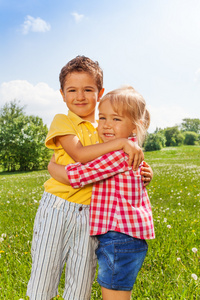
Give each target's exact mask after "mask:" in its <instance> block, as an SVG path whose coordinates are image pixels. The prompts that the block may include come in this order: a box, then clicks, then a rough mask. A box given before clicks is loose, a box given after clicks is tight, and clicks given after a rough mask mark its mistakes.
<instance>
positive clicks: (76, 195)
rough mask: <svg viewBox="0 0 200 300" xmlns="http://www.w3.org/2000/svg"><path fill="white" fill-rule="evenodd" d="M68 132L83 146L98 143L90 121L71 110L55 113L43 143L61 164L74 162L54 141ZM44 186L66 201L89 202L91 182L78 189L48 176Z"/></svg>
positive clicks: (47, 190)
mask: <svg viewBox="0 0 200 300" xmlns="http://www.w3.org/2000/svg"><path fill="white" fill-rule="evenodd" d="M68 134H72V135H76V136H77V137H78V138H79V140H80V141H81V143H82V145H83V146H89V145H92V144H96V143H99V137H98V133H97V129H96V128H94V126H93V125H92V124H91V123H90V122H88V121H85V120H83V119H81V118H80V117H78V116H77V115H76V114H74V113H73V112H71V111H69V112H68V115H67V116H66V115H64V114H57V115H56V116H55V117H54V119H53V121H52V123H51V126H50V129H49V132H48V134H47V137H46V140H45V145H46V147H48V148H50V149H53V150H54V153H55V160H56V163H58V164H61V165H68V164H71V163H74V162H75V161H74V160H73V159H72V158H71V157H70V156H69V155H68V154H67V153H66V152H65V150H64V149H63V148H62V146H61V145H60V146H58V147H57V146H56V145H55V142H54V141H55V137H56V136H62V135H68ZM44 188H45V191H46V192H48V193H51V194H53V195H56V196H58V197H60V198H63V199H65V200H67V201H70V202H74V203H79V204H85V205H87V204H90V200H91V195H92V184H90V185H87V186H85V187H83V188H80V189H73V188H72V187H71V186H70V185H65V184H63V183H60V182H59V181H57V180H55V179H54V178H50V179H49V180H47V181H46V182H45V184H44Z"/></svg>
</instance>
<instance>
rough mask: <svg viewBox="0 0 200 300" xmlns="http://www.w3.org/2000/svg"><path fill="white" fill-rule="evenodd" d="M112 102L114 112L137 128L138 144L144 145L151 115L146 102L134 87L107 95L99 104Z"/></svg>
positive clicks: (117, 90)
mask: <svg viewBox="0 0 200 300" xmlns="http://www.w3.org/2000/svg"><path fill="white" fill-rule="evenodd" d="M105 100H110V103H111V105H112V108H113V110H114V111H115V112H116V113H118V114H119V115H121V116H124V115H125V116H127V117H128V118H130V119H131V121H132V123H133V124H134V125H135V126H136V130H137V139H138V144H139V145H142V144H143V142H144V140H145V136H146V132H147V129H148V127H149V125H150V113H149V111H148V110H147V108H146V102H145V100H144V98H143V97H142V95H140V94H139V93H138V92H137V91H136V90H135V89H134V88H133V87H131V86H125V87H122V88H119V89H116V90H113V91H111V92H109V93H107V94H106V95H105V96H104V97H103V98H102V99H101V100H100V103H99V107H100V106H101V103H102V102H103V101H105Z"/></svg>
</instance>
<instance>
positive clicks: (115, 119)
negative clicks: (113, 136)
mask: <svg viewBox="0 0 200 300" xmlns="http://www.w3.org/2000/svg"><path fill="white" fill-rule="evenodd" d="M113 120H114V121H121V119H118V118H114V119H113Z"/></svg>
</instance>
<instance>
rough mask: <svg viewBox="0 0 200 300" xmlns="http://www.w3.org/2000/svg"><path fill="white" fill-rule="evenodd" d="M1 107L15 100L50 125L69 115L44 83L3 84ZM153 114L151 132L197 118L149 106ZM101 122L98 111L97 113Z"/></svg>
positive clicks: (56, 93)
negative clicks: (61, 116)
mask: <svg viewBox="0 0 200 300" xmlns="http://www.w3.org/2000/svg"><path fill="white" fill-rule="evenodd" d="M0 99H1V106H3V105H4V104H5V103H6V102H10V101H12V100H14V99H16V100H19V101H20V105H22V106H23V105H25V106H26V107H25V112H26V113H27V114H28V115H36V116H39V117H41V118H42V119H43V122H44V123H45V124H47V125H48V126H49V125H50V123H51V121H52V119H53V117H54V115H55V114H57V113H66V114H67V111H68V110H67V107H66V104H65V103H64V102H63V100H62V97H61V95H60V92H59V90H54V89H52V88H51V87H49V86H48V84H46V83H44V82H39V83H38V84H36V85H32V84H31V83H29V82H28V81H26V80H13V81H9V82H4V83H2V84H1V86H0ZM148 108H149V111H150V114H151V125H150V128H149V130H148V131H149V132H154V131H155V130H156V128H157V127H158V128H162V129H164V128H166V127H172V126H175V125H179V124H181V123H182V119H183V118H187V117H189V118H195V117H197V116H195V115H191V113H189V112H187V111H186V110H184V108H183V107H180V106H176V105H173V106H169V105H168V106H160V107H159V106H156V107H155V106H148ZM96 118H98V110H97V112H96Z"/></svg>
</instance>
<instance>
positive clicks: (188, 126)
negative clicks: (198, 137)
mask: <svg viewBox="0 0 200 300" xmlns="http://www.w3.org/2000/svg"><path fill="white" fill-rule="evenodd" d="M181 130H182V131H194V132H196V133H198V134H200V119H189V118H188V119H183V122H182V123H181Z"/></svg>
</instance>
